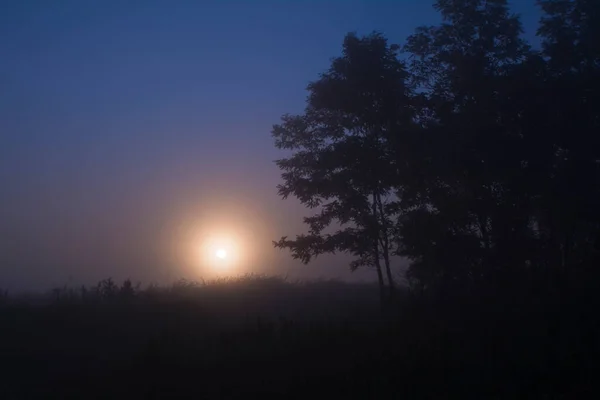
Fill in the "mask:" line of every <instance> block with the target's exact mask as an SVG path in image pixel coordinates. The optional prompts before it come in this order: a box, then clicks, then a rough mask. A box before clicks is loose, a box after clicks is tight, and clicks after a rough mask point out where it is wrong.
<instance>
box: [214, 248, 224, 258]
mask: <svg viewBox="0 0 600 400" xmlns="http://www.w3.org/2000/svg"><path fill="white" fill-rule="evenodd" d="M215 257H217V258H218V259H220V260H224V259H226V258H227V251H226V250H225V249H217V251H215Z"/></svg>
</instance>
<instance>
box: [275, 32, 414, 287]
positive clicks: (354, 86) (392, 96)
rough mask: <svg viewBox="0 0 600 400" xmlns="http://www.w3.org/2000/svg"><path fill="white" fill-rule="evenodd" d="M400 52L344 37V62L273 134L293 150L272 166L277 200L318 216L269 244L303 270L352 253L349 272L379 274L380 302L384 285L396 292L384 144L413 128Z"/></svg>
mask: <svg viewBox="0 0 600 400" xmlns="http://www.w3.org/2000/svg"><path fill="white" fill-rule="evenodd" d="M397 49H398V48H397V46H390V45H389V44H388V43H387V40H386V39H385V38H384V37H383V36H381V35H380V34H377V33H374V34H371V35H369V36H365V37H357V36H356V35H354V34H349V35H347V36H346V37H345V39H344V43H343V51H342V55H341V56H340V57H337V58H335V59H334V60H333V61H332V64H331V67H330V68H329V70H328V71H327V72H325V73H323V74H322V75H321V77H320V79H318V80H317V81H315V82H312V83H310V84H309V85H308V91H309V93H310V94H309V97H308V100H307V106H306V109H305V111H304V114H302V115H294V116H292V115H285V116H283V117H282V123H281V124H279V125H275V126H274V127H273V131H272V135H273V137H274V139H275V145H276V146H277V147H278V148H280V149H285V150H291V151H292V155H291V156H290V157H288V158H283V159H280V160H277V161H276V164H277V166H278V167H279V169H281V170H282V178H283V183H282V184H281V185H279V186H278V189H279V194H280V195H281V196H282V197H283V198H287V197H288V196H290V195H293V196H295V197H297V198H298V199H299V200H300V201H301V202H302V204H304V205H306V206H307V207H308V208H310V209H314V210H315V213H314V215H312V216H309V217H306V218H305V219H304V222H305V223H306V224H307V225H308V227H309V232H308V234H301V235H297V236H296V238H295V239H293V240H290V239H288V238H287V237H283V238H281V239H280V240H279V241H277V242H274V245H275V246H276V247H278V248H287V249H290V250H291V252H292V256H293V257H294V258H297V259H301V260H302V261H303V262H305V263H308V262H309V261H310V260H311V259H312V258H313V257H315V256H318V255H320V254H323V253H335V252H344V253H349V254H352V255H354V256H355V257H356V259H355V260H354V261H353V262H352V263H351V268H352V269H353V270H354V269H356V268H359V267H372V268H374V269H375V270H376V272H377V276H378V282H379V286H380V289H381V294H382V296H384V290H385V286H386V282H385V280H386V279H387V286H388V288H389V291H390V293H392V292H393V288H394V279H393V273H392V267H391V260H390V256H391V254H392V252H393V249H392V246H393V243H392V241H391V236H392V229H393V224H392V216H393V215H392V213H393V211H392V210H393V207H390V205H391V203H392V200H393V198H392V197H391V195H392V193H393V189H394V187H395V185H396V181H397V178H396V172H397V170H398V168H397V167H398V166H397V165H396V163H395V160H393V159H392V158H391V157H390V151H389V147H390V146H389V142H390V140H391V137H392V136H393V135H394V134H395V133H396V132H398V131H399V130H401V129H403V128H406V129H409V127H410V125H411V123H412V111H411V109H410V107H409V97H410V93H409V90H408V88H407V85H406V83H405V80H406V78H407V73H406V71H405V69H404V65H403V63H402V62H401V61H400V60H399V59H398V57H397V54H396V50H397ZM382 263H383V264H382ZM384 274H385V277H384Z"/></svg>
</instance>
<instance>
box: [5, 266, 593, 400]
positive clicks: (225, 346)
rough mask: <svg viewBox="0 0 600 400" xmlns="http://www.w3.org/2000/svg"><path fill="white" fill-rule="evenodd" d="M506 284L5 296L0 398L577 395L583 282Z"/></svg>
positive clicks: (272, 286)
mask: <svg viewBox="0 0 600 400" xmlns="http://www.w3.org/2000/svg"><path fill="white" fill-rule="evenodd" d="M519 286H520V289H518V288H516V289H514V290H513V291H511V294H510V296H507V295H499V292H494V291H493V290H491V289H490V290H485V291H482V292H480V293H468V294H466V293H463V294H462V295H460V296H457V295H449V294H445V295H442V294H436V295H435V296H433V295H427V294H415V293H412V292H410V291H409V290H408V289H405V290H401V291H399V292H398V293H397V294H396V297H395V298H394V299H393V300H392V301H391V302H390V303H389V304H388V305H387V306H386V307H383V308H382V307H381V306H380V304H379V297H378V292H377V287H375V286H371V285H364V284H363V285H358V284H345V283H340V282H329V281H321V282H286V281H285V280H283V279H280V278H276V277H264V276H246V277H240V278H231V279H222V280H218V281H212V282H201V283H194V282H186V281H181V282H179V283H177V284H175V285H173V286H171V287H157V286H150V287H136V285H132V284H131V283H130V282H125V283H123V284H119V285H117V284H115V283H114V282H112V280H106V281H103V282H100V283H99V284H98V285H97V286H95V287H93V288H86V289H82V288H62V289H56V290H53V291H50V292H48V293H47V294H45V295H38V296H29V297H27V298H25V297H18V296H14V297H13V296H10V295H6V294H5V295H3V297H2V300H1V302H2V305H0V355H1V357H0V360H1V363H2V364H1V369H2V373H1V379H0V398H7V399H28V398H45V399H48V398H61V399H67V398H73V399H82V398H85V399H90V398H107V399H109V398H110V399H118V398H124V399H136V398H178V397H179V398H181V397H184V398H242V397H244V398H247V397H248V396H251V395H252V396H261V397H264V396H267V397H278V398H306V397H307V396H310V397H313V396H318V397H322V396H323V397H329V398H400V397H403V396H408V398H450V397H452V398H456V396H460V397H461V398H516V397H527V398H573V396H576V395H578V396H584V395H585V396H586V397H587V395H590V394H591V392H592V391H593V390H594V382H593V380H592V374H593V370H594V363H595V362H597V356H598V349H599V347H598V343H599V339H598V337H599V335H598V333H599V329H598V326H599V325H598V317H597V313H594V312H593V309H594V308H593V303H590V301H592V300H593V299H592V298H590V297H589V294H590V293H592V291H591V290H588V288H587V287H585V288H581V287H578V289H577V290H574V289H572V290H570V291H569V292H567V291H566V289H564V290H565V291H564V292H562V291H561V292H559V293H556V292H552V293H551V295H550V292H548V293H546V292H536V291H535V287H534V286H535V285H534V286H532V285H527V284H526V283H525V282H524V283H522V284H520V285H519ZM561 290H562V289H561ZM561 293H564V296H567V295H568V299H567V298H566V297H562V296H563V294H561Z"/></svg>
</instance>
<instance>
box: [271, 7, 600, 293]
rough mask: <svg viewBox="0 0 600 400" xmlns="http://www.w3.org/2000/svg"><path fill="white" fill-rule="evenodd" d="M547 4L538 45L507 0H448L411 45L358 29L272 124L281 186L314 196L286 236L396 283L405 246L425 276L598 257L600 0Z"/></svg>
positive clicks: (413, 276)
mask: <svg viewBox="0 0 600 400" xmlns="http://www.w3.org/2000/svg"><path fill="white" fill-rule="evenodd" d="M539 4H540V6H541V8H542V10H543V12H544V16H543V18H542V19H541V21H540V27H539V30H538V35H539V36H540V38H541V41H542V48H541V49H539V50H536V49H533V48H532V47H531V46H530V45H529V44H528V43H527V42H526V41H525V40H524V39H523V37H522V28H521V23H520V21H519V18H518V16H516V15H514V14H511V13H510V10H509V8H508V5H507V2H506V0H438V1H437V2H436V3H435V8H436V10H438V11H439V12H440V13H441V15H442V23H441V24H440V25H437V26H428V27H421V28H418V29H417V30H416V32H415V33H414V34H413V35H411V36H410V37H409V38H408V39H407V41H406V43H405V44H404V45H403V46H401V47H400V46H397V45H390V44H389V43H388V41H387V40H386V38H384V37H383V36H382V35H381V34H378V33H373V34H370V35H367V36H364V37H359V36H357V35H355V34H348V35H347V36H346V38H345V39H344V42H343V47H342V55H341V56H339V57H337V58H335V59H333V60H332V63H331V66H330V68H329V70H328V71H326V72H325V73H323V74H322V75H321V76H320V78H319V79H318V80H316V81H314V82H312V83H310V84H309V85H308V91H309V96H308V100H307V106H306V109H305V111H304V113H303V114H301V115H294V116H292V115H285V116H284V117H283V118H282V123H281V124H279V125H275V126H274V128H273V131H272V134H273V137H274V139H275V144H276V146H277V147H278V148H281V149H285V150H288V151H290V152H291V156H289V157H287V158H283V159H280V160H278V161H277V166H278V167H279V168H280V170H281V171H282V178H283V183H282V184H281V185H280V186H279V194H280V195H281V196H282V197H284V198H286V197H288V196H290V195H292V196H295V197H297V198H298V199H299V200H300V201H301V202H302V203H303V204H304V205H306V206H307V207H308V208H310V209H313V214H312V215H311V216H308V217H306V218H305V219H304V222H305V223H306V224H307V226H308V228H309V229H308V233H307V234H300V235H298V236H296V237H295V239H288V238H287V237H283V238H281V239H280V240H279V241H277V242H275V245H276V246H277V247H280V248H288V249H290V250H291V253H292V256H293V257H295V258H299V259H301V260H302V261H303V262H309V261H310V260H311V259H312V258H313V257H315V256H318V255H319V254H323V253H334V252H346V253H350V254H352V255H354V256H355V257H356V258H355V260H354V261H353V263H352V264H351V267H352V268H358V267H372V268H374V269H375V270H376V271H377V273H378V279H379V283H380V286H381V289H382V293H383V291H384V286H386V285H389V287H390V289H393V287H394V279H393V276H394V273H393V272H392V271H393V270H394V268H397V267H396V266H395V265H394V261H393V260H396V258H395V256H401V257H404V258H406V259H408V260H409V261H410V268H409V270H408V271H407V277H408V278H409V281H410V282H411V283H413V284H415V285H418V286H419V287H421V288H422V289H424V288H431V287H438V288H448V287H453V286H456V285H458V286H460V287H464V286H465V285H471V284H476V283H481V282H487V281H490V280H495V281H502V280H510V279H512V278H513V277H514V274H515V273H518V272H522V273H526V272H527V271H532V270H539V269H544V270H546V271H551V270H552V271H558V270H562V269H565V268H571V269H572V268H579V267H583V266H588V265H592V264H593V263H594V262H597V261H598V250H599V232H600V212H599V211H598V207H597V204H599V201H600V143H599V133H600V87H599V85H600V47H599V46H600V45H599V43H600V42H599V41H598V40H597V38H598V37H600V31H598V29H599V27H600V3H599V2H597V1H594V0H545V1H540V2H539ZM400 53H403V54H400ZM401 56H404V58H401ZM403 59H404V60H406V61H402V60H403Z"/></svg>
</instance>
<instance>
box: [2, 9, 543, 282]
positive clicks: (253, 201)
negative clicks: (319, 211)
mask: <svg viewBox="0 0 600 400" xmlns="http://www.w3.org/2000/svg"><path fill="white" fill-rule="evenodd" d="M513 3H514V4H513V10H514V11H515V12H517V13H520V14H521V15H522V20H523V23H524V26H525V29H526V36H527V37H529V38H531V37H532V35H533V32H534V29H535V24H536V22H537V20H538V19H539V11H538V10H537V9H536V7H535V6H534V0H514V1H513ZM432 4H433V1H428V0H395V1H377V0H365V1H358V0H356V1H353V0H347V1H341V0H338V1H316V0H315V1H309V0H306V1H300V0H296V1H292V0H287V1H284V0H281V1H260V0H256V1H204V0H203V1H191V0H189V1H186V0H129V1H123V0H119V1H116V0H102V1H100V0H98V1H92V0H55V1H44V0H0V287H2V288H9V289H13V290H22V289H23V290H24V289H36V290H37V289H44V288H50V287H53V286H56V285H64V284H71V285H75V284H80V283H91V282H94V281H97V280H99V279H103V278H107V277H113V278H116V279H124V278H132V279H133V280H136V281H142V282H159V283H160V282H165V281H172V280H174V279H178V278H187V279H199V278H201V277H210V276H214V275H215V274H225V273H226V272H229V273H248V272H250V273H268V274H279V275H287V276H288V277H291V278H294V279H316V278H326V279H327V278H337V279H348V280H368V279H370V277H371V271H366V272H365V273H354V274H351V273H350V272H349V270H348V267H347V264H348V258H344V257H332V256H328V257H321V258H319V259H317V260H316V262H314V263H312V264H310V265H308V266H304V265H302V264H301V263H299V262H296V261H293V260H291V257H290V256H289V254H288V253H286V252H282V251H278V250H275V249H273V248H272V244H271V241H272V240H274V239H278V238H279V237H280V236H282V235H290V236H293V235H295V234H297V233H301V232H302V231H303V227H302V216H303V215H305V210H303V209H302V207H301V206H300V205H299V204H298V203H297V202H296V201H294V200H286V201H284V200H282V199H280V198H279V197H278V196H277V190H276V185H277V183H278V182H279V181H280V179H279V171H278V170H277V168H276V167H275V165H274V163H273V161H274V160H275V159H277V158H280V157H282V154H281V153H279V152H278V151H277V150H276V149H275V148H274V146H273V141H272V138H271V136H270V131H271V127H272V125H273V124H275V123H278V121H279V118H280V116H281V115H282V114H285V113H300V112H302V110H303V107H304V101H305V98H306V94H307V93H306V90H305V88H306V85H307V84H308V82H310V81H311V80H314V79H316V78H317V77H318V74H319V73H320V72H322V71H324V70H325V69H326V68H327V67H328V65H329V61H330V59H331V58H332V57H334V56H336V55H338V54H339V53H340V50H341V43H342V40H343V37H344V35H345V34H346V33H348V32H357V33H358V34H367V33H370V32H371V31H373V30H377V31H380V32H382V33H383V34H384V35H386V36H387V37H388V38H389V40H390V42H392V43H399V44H402V43H403V42H404V40H405V38H406V37H407V36H408V35H410V34H411V33H412V32H413V31H414V29H415V28H416V27H417V26H419V25H430V24H435V23H437V22H439V16H438V15H437V13H436V12H435V11H434V10H433V8H432ZM225 237H226V238H227V240H231V241H232V242H234V243H235V244H234V247H236V248H235V249H233V250H232V252H236V254H238V260H237V261H236V265H235V266H234V265H233V264H232V265H230V266H228V268H229V269H222V270H218V269H216V268H211V267H208V266H207V265H206V263H205V262H203V261H202V257H203V256H202V254H203V252H204V251H205V243H206V242H207V240H212V239H214V238H225ZM219 240H220V239H219ZM221 267H222V266H221ZM234 267H235V268H234Z"/></svg>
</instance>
